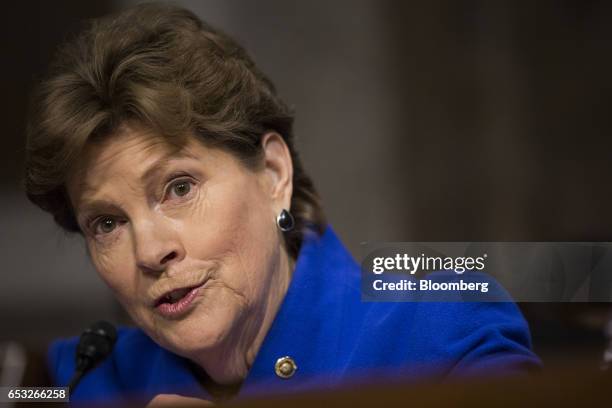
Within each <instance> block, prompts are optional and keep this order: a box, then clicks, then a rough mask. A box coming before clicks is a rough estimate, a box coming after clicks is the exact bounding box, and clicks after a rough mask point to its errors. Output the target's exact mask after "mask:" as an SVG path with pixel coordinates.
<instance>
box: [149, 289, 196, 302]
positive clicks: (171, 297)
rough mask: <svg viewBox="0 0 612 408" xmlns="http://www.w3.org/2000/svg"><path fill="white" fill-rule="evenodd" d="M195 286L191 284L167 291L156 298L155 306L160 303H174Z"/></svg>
mask: <svg viewBox="0 0 612 408" xmlns="http://www.w3.org/2000/svg"><path fill="white" fill-rule="evenodd" d="M196 287H197V286H192V287H189V288H181V289H175V290H173V291H171V292H169V293H166V294H165V295H164V296H162V297H161V298H159V299H158V300H157V303H156V306H158V305H160V304H162V303H176V302H178V301H179V300H181V299H182V298H184V297H185V295H187V293H189V292H190V291H191V290H192V289H195V288H196Z"/></svg>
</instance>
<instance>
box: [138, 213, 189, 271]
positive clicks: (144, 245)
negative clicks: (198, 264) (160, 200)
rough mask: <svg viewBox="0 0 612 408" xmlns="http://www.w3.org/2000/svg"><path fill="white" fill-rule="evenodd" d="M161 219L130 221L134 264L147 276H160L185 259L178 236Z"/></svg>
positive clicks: (168, 223)
mask: <svg viewBox="0 0 612 408" xmlns="http://www.w3.org/2000/svg"><path fill="white" fill-rule="evenodd" d="M161 218H162V217H159V216H158V217H155V216H152V217H150V218H146V219H140V220H137V221H136V220H133V221H132V228H133V236H134V241H133V242H134V253H135V258H136V264H137V266H138V268H139V269H140V270H142V271H143V272H145V273H148V274H155V275H157V274H161V273H163V272H164V271H166V270H167V269H168V268H169V267H170V266H171V265H173V264H175V263H177V262H180V261H181V260H182V259H183V258H184V257H185V248H184V247H183V245H182V242H181V239H180V234H179V233H178V231H176V229H175V228H173V226H172V224H171V223H170V222H168V221H167V220H163V219H161Z"/></svg>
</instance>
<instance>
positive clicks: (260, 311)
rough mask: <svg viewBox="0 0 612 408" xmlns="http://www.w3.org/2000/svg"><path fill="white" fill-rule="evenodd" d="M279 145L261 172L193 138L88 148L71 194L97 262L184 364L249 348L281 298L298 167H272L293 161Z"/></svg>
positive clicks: (130, 133)
mask: <svg viewBox="0 0 612 408" xmlns="http://www.w3.org/2000/svg"><path fill="white" fill-rule="evenodd" d="M276 136H278V135H276ZM278 140H280V138H278ZM278 140H276V143H277V146H276V147H275V146H272V147H271V149H272V150H271V152H270V151H268V153H267V155H268V158H270V157H271V161H266V164H265V165H263V166H262V168H261V169H259V170H256V171H255V170H251V169H248V168H247V167H245V166H244V164H242V163H241V162H239V161H238V160H237V159H236V158H235V157H234V156H233V155H231V154H230V153H227V152H225V151H222V150H219V149H213V148H209V147H206V146H204V145H203V144H202V143H200V142H198V141H197V140H196V139H195V138H193V137H190V138H189V140H188V142H187V143H186V144H184V145H183V146H181V147H177V146H173V145H170V144H168V143H167V142H166V141H165V140H164V139H163V138H161V137H156V136H155V135H153V134H152V133H148V132H146V131H144V130H142V129H138V128H134V127H128V126H124V127H122V129H121V130H120V131H119V132H117V133H116V134H114V135H112V136H111V137H110V138H108V139H107V140H106V141H104V142H102V143H97V144H91V145H89V146H88V147H87V149H86V151H85V154H84V155H83V157H82V158H81V160H80V162H79V164H78V166H77V168H76V169H75V171H74V172H73V176H72V178H71V179H70V180H69V182H68V191H69V195H70V198H71V201H72V203H73V205H74V207H75V210H76V214H77V218H78V221H79V224H80V226H81V228H82V230H83V232H84V235H85V237H86V241H87V246H88V250H89V253H90V256H91V259H92V260H93V263H94V265H95V267H96V269H97V271H98V272H99V274H100V275H101V277H102V278H103V280H104V281H105V282H106V283H107V284H108V285H109V286H110V288H111V289H112V290H113V291H114V292H115V294H116V296H117V297H118V299H119V300H120V302H121V303H122V304H123V306H124V307H125V308H126V310H127V311H128V312H129V314H130V315H131V317H132V318H133V319H134V320H135V322H136V323H137V324H138V325H139V326H140V327H142V328H143V329H144V330H145V331H146V332H147V333H148V334H149V335H150V336H151V337H152V338H153V339H155V340H156V341H157V342H158V343H159V344H161V345H162V346H164V347H166V348H169V349H170V350H173V351H175V352H177V353H178V354H181V355H184V356H186V357H193V356H194V355H196V354H197V353H201V352H202V351H206V350H214V349H215V347H217V346H219V345H221V344H225V345H227V346H228V347H241V344H242V343H245V344H246V343H249V342H252V341H253V338H254V337H255V336H256V335H257V334H256V332H257V331H258V330H259V329H258V328H260V327H261V326H262V324H263V323H264V322H265V321H266V319H268V320H269V319H270V316H268V315H269V314H270V310H269V309H270V307H271V306H270V304H271V303H274V302H275V301H276V302H277V303H279V302H280V299H282V296H283V293H284V290H286V286H287V284H288V276H284V275H283V273H282V272H283V271H282V269H283V265H287V262H286V261H287V259H286V256H287V255H286V252H285V251H284V249H283V246H282V245H281V239H282V237H281V235H280V233H279V231H278V230H277V228H276V225H275V217H276V215H277V214H278V212H280V210H281V209H282V208H286V207H288V205H289V200H290V195H291V182H290V180H291V169H290V168H287V167H286V166H285V165H284V164H283V163H282V162H281V161H277V162H275V160H277V159H279V157H280V156H283V154H286V153H287V152H286V150H283V148H285V147H286V146H285V145H284V144H283V143H282V142H280V143H279V142H278ZM268 150H269V149H268ZM275 155H277V156H279V157H274V156H275ZM281 158H282V157H281ZM284 159H286V157H284ZM285 164H286V163H285ZM283 166H285V167H283ZM285 269H287V268H285ZM285 272H288V270H287V271H285ZM230 343H231V346H230ZM245 347H248V346H245Z"/></svg>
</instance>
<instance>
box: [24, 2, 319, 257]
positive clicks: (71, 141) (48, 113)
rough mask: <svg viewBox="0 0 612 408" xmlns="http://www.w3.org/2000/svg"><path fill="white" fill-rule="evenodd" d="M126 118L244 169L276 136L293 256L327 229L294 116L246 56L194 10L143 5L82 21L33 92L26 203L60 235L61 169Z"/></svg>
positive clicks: (66, 220) (65, 205) (69, 213)
mask: <svg viewBox="0 0 612 408" xmlns="http://www.w3.org/2000/svg"><path fill="white" fill-rule="evenodd" d="M127 121H130V122H132V121H135V122H137V123H138V124H140V125H143V126H145V127H147V128H150V129H153V130H155V131H157V132H158V133H159V134H161V135H163V136H165V137H167V138H177V137H182V136H185V135H186V134H194V135H196V137H198V138H199V139H200V140H202V141H203V142H204V143H205V144H207V145H209V146H214V147H219V148H222V149H225V150H226V151H228V152H230V153H232V154H233V155H234V156H235V157H237V158H239V159H240V160H241V161H242V162H243V163H244V164H245V165H247V166H251V167H252V166H255V165H256V163H259V162H260V158H261V153H262V148H261V143H260V141H261V138H262V136H263V135H264V134H265V132H268V131H276V132H278V133H279V134H280V135H281V136H282V138H283V139H284V141H285V142H286V144H287V145H288V147H289V150H290V153H291V158H292V161H293V168H294V171H293V195H292V197H291V208H290V211H291V213H292V214H293V216H294V218H295V228H294V230H293V231H290V232H287V233H285V235H284V236H285V243H286V245H287V249H288V251H289V253H290V255H291V256H293V257H294V258H296V257H297V255H298V252H299V249H300V247H301V243H302V239H303V234H304V232H305V231H306V229H314V230H316V231H317V232H319V233H321V232H322V231H323V230H324V228H325V224H326V222H325V216H324V213H323V210H322V208H321V203H320V198H319V195H318V193H317V191H316V190H315V188H314V185H313V183H312V181H311V178H310V177H309V176H308V174H306V172H305V171H304V169H303V167H302V164H301V161H300V158H299V156H298V153H297V151H296V149H295V145H294V135H293V113H292V112H291V110H290V109H289V108H288V107H287V105H286V104H285V103H284V102H283V101H282V100H281V99H280V98H279V96H278V95H277V92H276V89H275V87H274V85H273V84H272V82H271V81H270V80H269V79H268V78H267V77H266V76H265V75H264V74H263V73H262V72H261V71H260V70H259V69H258V68H257V67H256V66H255V64H254V62H253V61H252V59H251V58H250V57H249V55H248V54H247V53H246V51H245V50H244V49H243V48H242V47H241V46H240V45H239V44H237V43H236V42H235V41H234V40H233V39H232V38H230V37H229V36H227V35H226V34H224V33H222V32H221V31H219V30H217V29H215V28H213V27H211V26H210V25H208V24H206V23H205V22H203V21H201V20H200V19H199V18H198V17H197V16H196V15H195V14H194V13H192V12H191V11H189V10H186V9H183V8H180V7H178V6H174V5H168V4H158V3H149V4H141V5H138V6H135V7H132V8H130V9H127V10H125V11H123V12H121V13H119V14H114V15H110V16H106V17H103V18H100V19H94V20H91V21H89V22H88V23H87V25H86V27H85V28H84V29H83V30H82V31H81V32H80V33H79V34H78V35H76V36H75V37H74V38H72V39H71V40H70V41H68V42H67V43H66V44H64V45H63V46H62V47H60V48H59V49H58V51H57V53H56V55H55V58H54V60H53V62H52V63H51V66H50V69H49V73H48V76H47V77H46V78H45V79H44V80H43V81H41V83H40V84H39V86H38V87H37V89H36V90H35V91H34V93H33V95H32V101H31V107H30V114H29V118H28V125H27V149H26V171H25V187H26V193H27V196H28V198H29V199H30V200H31V201H32V202H33V203H34V204H36V205H38V206H39V207H40V208H42V209H43V210H45V211H47V212H49V213H51V214H52V215H53V217H54V219H55V221H56V222H57V223H58V224H59V225H60V226H61V227H63V228H64V229H66V230H68V231H75V232H77V231H80V228H79V225H78V223H77V221H76V217H75V214H74V210H73V209H72V206H71V204H70V200H69V198H68V194H67V191H66V186H65V183H66V179H67V176H68V172H69V171H70V169H71V166H72V165H73V163H74V162H75V160H76V159H78V157H79V155H80V154H81V152H82V150H83V148H84V147H85V145H86V144H87V142H88V141H90V140H92V139H94V138H95V139H98V138H104V137H106V136H108V135H109V134H111V133H112V132H114V131H115V130H117V128H118V127H119V126H120V125H121V124H122V123H125V122H127Z"/></svg>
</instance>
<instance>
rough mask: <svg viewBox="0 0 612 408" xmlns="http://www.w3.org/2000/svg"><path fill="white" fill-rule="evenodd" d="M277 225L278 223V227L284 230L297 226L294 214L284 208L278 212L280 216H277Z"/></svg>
mask: <svg viewBox="0 0 612 408" xmlns="http://www.w3.org/2000/svg"><path fill="white" fill-rule="evenodd" d="M276 225H278V228H279V229H280V230H281V231H283V232H287V231H291V230H292V229H293V227H295V220H294V219H293V215H291V213H290V212H289V211H287V210H285V209H283V211H281V212H280V214H278V217H276Z"/></svg>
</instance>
